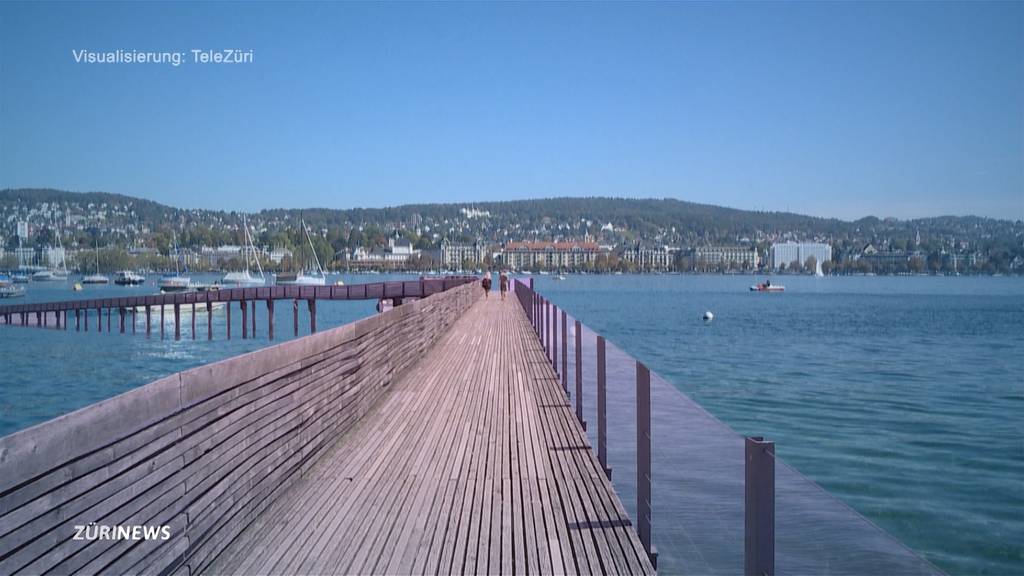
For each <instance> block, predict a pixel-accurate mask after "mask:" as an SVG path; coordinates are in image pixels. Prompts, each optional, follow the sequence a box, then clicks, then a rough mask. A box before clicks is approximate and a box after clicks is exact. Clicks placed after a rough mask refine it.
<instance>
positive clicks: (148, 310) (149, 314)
mask: <svg viewBox="0 0 1024 576" xmlns="http://www.w3.org/2000/svg"><path fill="white" fill-rule="evenodd" d="M152 312H153V311H152V309H151V308H150V307H149V304H146V338H149V334H150V332H151V330H152V326H151V321H150V320H151V319H152Z"/></svg>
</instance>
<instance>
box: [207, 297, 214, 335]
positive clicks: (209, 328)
mask: <svg viewBox="0 0 1024 576" xmlns="http://www.w3.org/2000/svg"><path fill="white" fill-rule="evenodd" d="M206 339H207V340H213V302H210V301H209V300H207V301H206Z"/></svg>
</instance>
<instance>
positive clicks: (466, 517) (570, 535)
mask: <svg viewBox="0 0 1024 576" xmlns="http://www.w3.org/2000/svg"><path fill="white" fill-rule="evenodd" d="M631 525H632V523H631V522H630V520H629V517H628V516H627V515H626V513H625V511H624V510H623V508H622V504H621V503H620V502H619V500H618V498H617V497H616V495H615V492H614V490H613V489H612V487H611V484H610V482H609V481H608V479H607V478H606V476H605V474H604V473H603V472H602V470H601V468H600V466H599V464H598V462H597V459H596V458H595V457H594V455H593V453H592V451H591V450H590V447H589V445H588V442H587V439H586V436H585V434H584V433H583V430H582V429H581V427H580V426H579V425H578V423H577V421H576V418H575V416H574V415H573V412H572V409H571V408H570V406H569V404H568V403H567V401H566V396H565V394H564V393H563V391H562V387H561V385H560V384H559V382H558V378H557V376H556V375H555V373H554V371H553V370H552V369H551V367H550V365H549V364H548V363H546V362H545V361H544V352H543V351H542V349H541V347H540V345H539V343H538V341H537V338H536V336H535V335H534V334H533V330H532V329H531V328H530V325H529V323H528V322H527V320H526V318H525V316H524V315H523V313H522V310H521V309H520V307H519V304H518V302H515V301H514V300H513V299H512V298H509V299H508V300H505V301H501V300H500V299H499V298H497V296H496V295H495V297H492V298H489V299H486V300H480V301H478V302H477V303H476V304H475V305H474V306H473V308H471V309H470V310H469V311H468V312H467V314H466V315H465V317H463V318H462V319H461V320H459V322H457V323H456V324H455V325H454V326H453V328H452V330H450V331H449V332H448V333H447V334H446V335H445V336H444V337H443V338H442V339H441V341H440V342H439V344H438V345H437V346H436V347H435V348H434V349H433V350H431V352H430V353H429V354H427V356H426V357H425V358H424V359H423V360H422V361H421V362H420V363H419V364H417V365H416V367H415V368H414V369H413V370H412V371H411V372H409V373H408V374H407V375H406V376H405V377H403V378H402V380H401V381H399V382H398V383H397V384H396V385H395V386H394V389H393V390H392V392H391V394H390V395H389V397H388V398H387V399H386V400H385V401H384V402H383V403H382V404H381V405H380V406H379V407H377V408H376V409H375V410H373V411H372V412H371V413H370V414H368V415H367V416H366V417H365V418H364V420H363V422H361V423H360V425H359V426H358V427H357V429H356V430H354V431H353V432H350V433H349V434H348V435H347V436H346V437H345V438H344V439H342V441H341V442H339V444H338V446H336V447H335V448H334V450H333V451H332V452H330V453H329V454H326V455H324V457H322V458H321V461H320V463H319V464H318V465H317V467H316V468H314V469H313V470H312V471H311V472H310V474H309V475H308V477H307V478H304V479H303V480H302V481H301V482H300V483H298V484H297V485H296V486H294V487H293V488H292V489H291V490H290V491H289V493H288V494H287V495H285V496H284V497H282V498H281V499H280V500H279V501H278V502H277V503H276V504H275V505H274V506H273V507H271V508H270V509H268V510H267V511H266V512H264V513H263V514H261V515H260V517H259V519H258V520H257V521H256V522H255V523H254V524H253V525H252V526H250V527H249V528H248V529H247V530H246V531H245V532H244V533H243V534H242V535H240V536H239V538H238V539H237V540H236V541H235V542H234V543H233V544H232V546H231V548H230V549H229V550H227V551H226V552H225V553H224V554H223V555H222V558H221V559H220V561H218V562H217V563H215V564H214V565H213V566H212V567H211V572H214V573H236V574H253V573H256V574H324V573H329V572H334V573H343V574H369V573H386V574H423V573H428V574H460V573H461V574H513V573H519V574H533V573H540V574H551V573H555V574H569V573H583V574H646V573H651V572H653V570H652V567H651V565H650V563H649V561H648V559H647V556H646V553H645V552H644V551H643V548H642V547H641V545H640V541H639V539H638V538H637V536H636V533H635V532H634V531H633V529H632V526H631Z"/></svg>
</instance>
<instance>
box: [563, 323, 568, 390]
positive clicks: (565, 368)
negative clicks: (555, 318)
mask: <svg viewBox="0 0 1024 576" xmlns="http://www.w3.org/2000/svg"><path fill="white" fill-rule="evenodd" d="M562 389H563V390H565V393H566V394H569V318H568V316H566V314H565V310H562Z"/></svg>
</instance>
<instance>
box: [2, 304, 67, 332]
mask: <svg viewBox="0 0 1024 576" xmlns="http://www.w3.org/2000/svg"><path fill="white" fill-rule="evenodd" d="M7 323H8V324H10V323H11V320H10V318H8V319H7ZM81 330H82V317H81V315H80V314H79V310H78V308H75V332H80V331H81Z"/></svg>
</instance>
